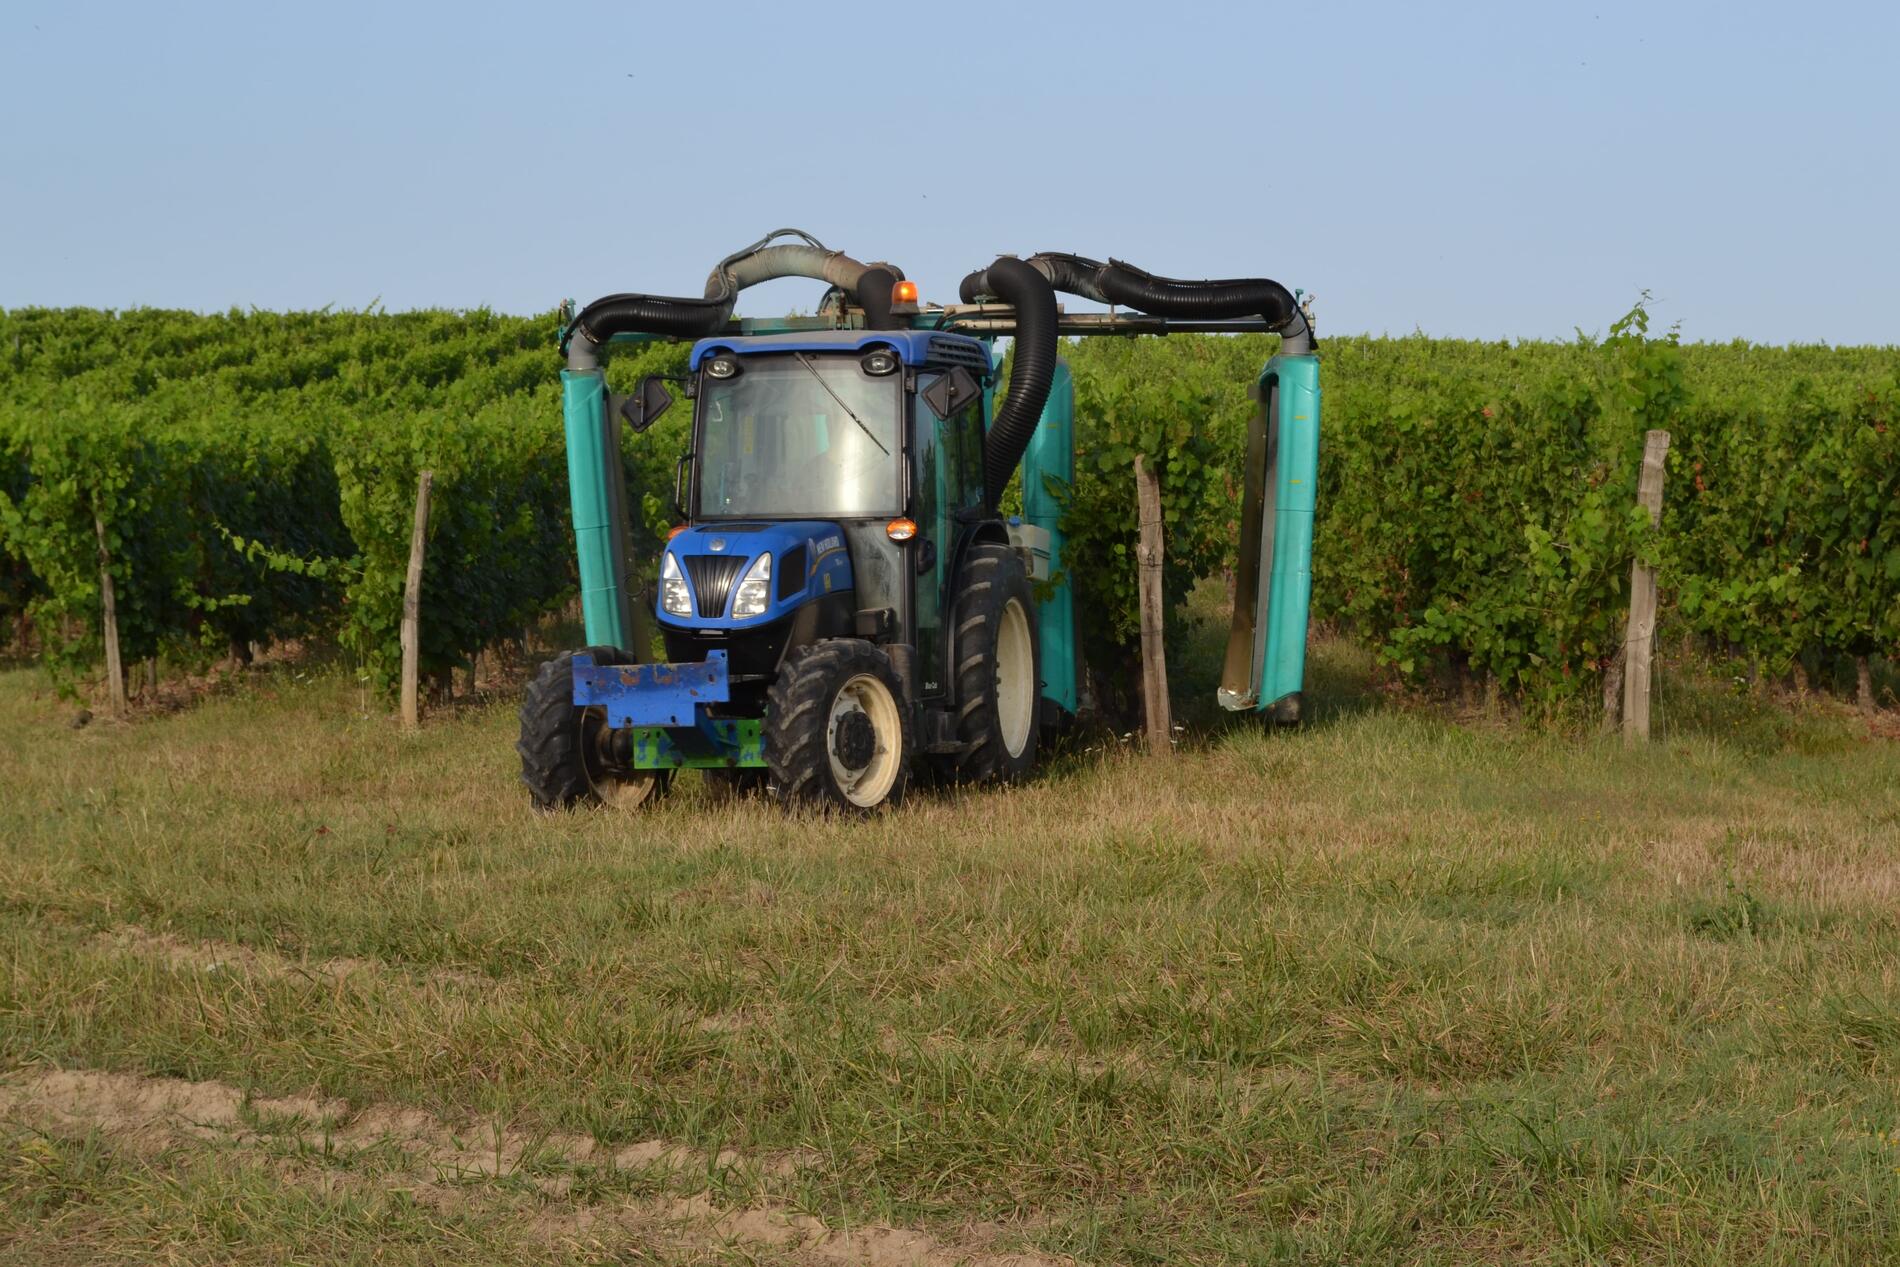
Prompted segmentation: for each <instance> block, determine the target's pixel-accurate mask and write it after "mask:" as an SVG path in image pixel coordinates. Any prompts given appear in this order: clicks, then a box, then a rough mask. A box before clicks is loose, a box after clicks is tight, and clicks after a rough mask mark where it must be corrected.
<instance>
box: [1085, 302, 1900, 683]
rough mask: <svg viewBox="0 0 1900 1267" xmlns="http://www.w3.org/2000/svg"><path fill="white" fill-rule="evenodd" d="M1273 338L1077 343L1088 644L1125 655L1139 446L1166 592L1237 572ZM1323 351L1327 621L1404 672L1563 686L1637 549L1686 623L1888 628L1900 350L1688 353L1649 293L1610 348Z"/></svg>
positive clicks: (1833, 635)
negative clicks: (1654, 512) (1654, 314)
mask: <svg viewBox="0 0 1900 1267" xmlns="http://www.w3.org/2000/svg"><path fill="white" fill-rule="evenodd" d="M1646 299H1647V296H1645V300H1646ZM1272 348H1273V343H1272V341H1271V340H1269V339H1265V338H1259V337H1241V338H1215V337H1211V336H1209V337H1193V336H1173V337H1170V338H1167V339H1160V338H1142V339H1134V340H1125V341H1124V340H1093V341H1084V342H1081V343H1079V344H1077V345H1075V346H1072V347H1070V348H1068V349H1067V350H1066V355H1067V357H1068V359H1069V361H1070V364H1071V368H1072V369H1073V370H1074V372H1075V377H1076V391H1077V409H1076V417H1077V422H1076V428H1077V437H1076V450H1077V479H1076V487H1075V489H1074V492H1073V495H1072V501H1071V509H1070V512H1069V520H1068V526H1069V528H1070V532H1071V544H1070V548H1069V553H1068V560H1069V567H1070V571H1071V573H1072V575H1073V577H1074V580H1075V583H1076V585H1077V589H1078V602H1077V610H1078V612H1080V613H1085V615H1083V616H1082V620H1083V623H1084V636H1085V642H1086V644H1087V646H1088V648H1089V651H1090V656H1091V659H1092V660H1094V661H1095V662H1096V663H1098V664H1108V665H1117V664H1122V665H1125V664H1127V663H1129V662H1131V656H1132V650H1133V641H1134V632H1135V628H1136V601H1135V559H1134V541H1135V532H1136V526H1135V513H1134V502H1135V499H1134V488H1133V476H1132V461H1133V456H1134V454H1135V453H1136V452H1141V453H1144V454H1146V455H1147V456H1148V459H1149V460H1150V461H1151V462H1153V463H1155V464H1156V466H1157V468H1158V469H1159V470H1160V471H1161V472H1162V497H1163V502H1164V506H1165V512H1164V513H1165V515H1166V518H1167V528H1168V560H1169V571H1168V574H1167V575H1168V581H1169V586H1170V596H1169V597H1170V606H1171V607H1172V606H1174V605H1176V604H1177V603H1178V600H1179V594H1180V593H1182V592H1184V591H1185V589H1186V588H1187V587H1188V586H1190V585H1191V584H1193V583H1194V582H1195V581H1196V580H1197V579H1199V578H1202V577H1206V576H1211V575H1219V574H1221V573H1222V572H1224V571H1228V570H1231V568H1232V567H1233V565H1234V559H1235V545H1236V541H1237V532H1236V530H1237V524H1236V522H1235V520H1236V517H1237V514H1238V509H1239V501H1240V482H1241V481H1240V470H1239V465H1238V464H1239V462H1240V459H1241V456H1242V454H1243V452H1244V444H1245V428H1246V420H1247V418H1248V416H1249V413H1250V412H1251V410H1252V409H1253V408H1254V406H1253V404H1252V403H1251V402H1250V401H1249V400H1248V399H1247V396H1246V392H1247V388H1248V387H1249V386H1250V385H1251V384H1252V383H1253V381H1254V380H1255V378H1256V377H1257V375H1258V372H1259V367H1260V365H1261V364H1262V363H1263V362H1264V361H1265V359H1266V358H1267V357H1268V356H1269V355H1270V354H1271V351H1272ZM1321 355H1322V360H1323V364H1324V370H1323V388H1322V390H1323V399H1324V405H1323V408H1322V426H1321V437H1322V438H1321V469H1320V490H1319V505H1318V512H1317V523H1316V527H1315V533H1314V542H1315V544H1314V558H1313V577H1314V594H1313V612H1314V616H1315V618H1316V619H1319V620H1324V621H1331V622H1334V623H1337V624H1339V625H1342V626H1345V627H1347V628H1350V629H1351V630H1352V631H1353V632H1354V633H1355V634H1356V635H1358V636H1360V637H1361V638H1363V639H1365V640H1366V641H1367V642H1368V643H1370V644H1371V646H1372V647H1373V648H1374V649H1375V650H1376V652H1377V653H1378V654H1379V655H1380V656H1381V658H1382V659H1384V660H1385V661H1386V662H1387V663H1388V664H1389V665H1391V666H1392V667H1393V668H1394V669H1396V670H1397V671H1398V672H1400V673H1401V674H1404V675H1408V676H1410V675H1420V674H1424V673H1425V672H1427V671H1428V670H1430V669H1433V668H1437V667H1442V666H1447V665H1449V666H1452V667H1455V668H1461V669H1469V670H1473V671H1476V672H1478V673H1481V674H1486V675H1490V676H1492V677H1494V678H1495V679H1497V680H1498V681H1499V682H1500V684H1501V685H1503V686H1504V687H1505V688H1506V689H1507V690H1511V691H1515V692H1517V693H1519V694H1521V695H1522V696H1523V697H1524V698H1525V699H1526V700H1527V701H1529V702H1530V703H1532V704H1533V705H1534V706H1536V707H1537V708H1539V709H1540V710H1542V711H1547V712H1549V711H1558V710H1561V709H1563V708H1565V707H1567V706H1568V705H1569V704H1570V702H1571V701H1573V700H1576V699H1578V698H1579V697H1581V696H1584V695H1586V694H1587V693H1588V692H1589V691H1590V690H1591V689H1592V688H1594V686H1595V685H1596V683H1597V682H1598V680H1599V674H1600V672H1601V670H1602V669H1603V667H1604V666H1605V665H1607V664H1608V663H1609V661H1610V660H1611V659H1612V658H1613V656H1614V655H1615V653H1616V651H1617V649H1618V647H1619V646H1620V644H1621V641H1622V637H1623V621H1624V614H1625V611H1626V608H1627V602H1628V598H1627V590H1628V575H1629V566H1630V562H1631V559H1632V558H1633V557H1635V556H1637V555H1638V554H1641V555H1642V556H1644V557H1646V558H1648V559H1650V560H1651V561H1652V562H1655V563H1657V564H1658V565H1659V566H1660V567H1661V568H1662V569H1663V573H1662V575H1663V584H1664V588H1665V592H1666V593H1673V594H1677V595H1680V604H1681V606H1680V612H1679V616H1680V618H1681V619H1683V620H1685V621H1686V622H1687V624H1688V626H1689V627H1690V628H1692V629H1694V630H1696V631H1698V632H1703V633H1706V634H1709V635H1711V636H1712V637H1715V638H1717V639H1719V640H1722V641H1724V642H1727V643H1730V644H1733V645H1734V646H1736V647H1737V648H1739V649H1742V650H1744V651H1746V652H1748V653H1750V654H1754V655H1759V656H1761V657H1763V658H1764V659H1766V660H1769V661H1772V662H1775V663H1778V664H1781V665H1785V664H1786V663H1787V662H1788V661H1790V660H1791V659H1792V658H1793V657H1795V656H1796V655H1799V654H1803V653H1804V652H1805V653H1809V654H1812V655H1819V656H1828V655H1843V654H1868V653H1874V652H1880V653H1886V654H1889V655H1891V654H1893V652H1894V651H1895V650H1896V649H1900V540H1897V539H1896V537H1897V536H1900V530H1897V528H1896V525H1900V448H1897V447H1896V446H1897V445H1900V431H1896V430H1895V427H1894V425H1893V424H1894V423H1895V421H1896V419H1895V412H1896V402H1897V400H1900V396H1897V395H1896V391H1895V388H1894V386H1893V384H1894V377H1895V374H1896V371H1897V370H1900V354H1896V353H1895V352H1894V351H1893V350H1891V349H1862V348H1849V349H1840V350H1834V349H1824V348H1788V349H1775V348H1755V347H1750V346H1747V345H1741V344H1737V345H1732V346H1723V347H1683V346H1682V345H1681V344H1680V343H1679V341H1678V339H1677V337H1676V335H1675V334H1674V333H1673V332H1671V333H1669V334H1666V335H1663V336H1652V335H1651V333H1650V331H1649V317H1648V313H1647V311H1646V309H1645V307H1644V306H1643V305H1642V304H1639V305H1638V306H1637V307H1636V308H1635V309H1633V310H1632V311H1631V312H1630V313H1629V314H1627V315H1626V316H1625V317H1624V318H1622V319H1621V320H1620V321H1618V322H1617V323H1616V324H1615V325H1614V326H1612V327H1611V330H1610V333H1609V335H1608V337H1607V338H1604V339H1603V340H1601V341H1596V340H1592V339H1588V338H1584V337H1581V336H1580V337H1579V338H1578V339H1577V340H1576V341H1574V342H1572V343H1568V344H1539V343H1518V344H1509V343H1478V342H1467V341H1460V340H1448V339H1427V338H1424V337H1422V336H1415V337H1410V338H1401V339H1367V338H1330V339H1327V340H1326V341H1325V343H1324V344H1323V345H1322V348H1321ZM1653 428H1661V429H1666V430H1669V431H1670V432H1671V433H1672V434H1673V437H1674V447H1673V450H1672V456H1671V462H1670V471H1671V476H1670V483H1669V486H1668V489H1667V492H1666V497H1665V516H1664V521H1663V525H1662V530H1661V531H1660V532H1657V531H1656V530H1654V529H1652V528H1651V526H1650V525H1649V523H1648V520H1647V517H1646V516H1645V515H1644V514H1643V513H1642V512H1641V511H1639V510H1638V509H1637V508H1636V507H1635V489H1636V481H1637V475H1638V473H1639V468H1640V465H1641V455H1642V447H1643V434H1644V432H1645V431H1647V430H1650V429H1653Z"/></svg>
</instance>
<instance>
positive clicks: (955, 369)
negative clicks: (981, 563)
mask: <svg viewBox="0 0 1900 1267" xmlns="http://www.w3.org/2000/svg"><path fill="white" fill-rule="evenodd" d="M689 367H690V369H691V372H692V375H693V377H692V386H693V388H694V391H693V397H694V411H693V428H692V445H691V449H690V451H689V452H688V454H687V455H686V457H685V459H684V460H683V463H682V466H683V471H682V480H681V486H680V489H679V494H680V498H679V500H680V506H679V509H680V511H681V512H682V515H683V517H684V519H685V527H684V529H683V530H681V531H679V532H678V533H677V534H676V535H675V536H674V537H673V539H672V540H671V541H670V542H669V543H668V546H667V549H666V553H665V555H664V556H663V558H662V560H661V568H660V570H661V576H660V582H659V586H658V594H657V599H656V608H655V616H656V617H657V619H658V622H659V627H660V630H661V634H662V636H663V639H664V641H665V644H666V650H667V657H668V659H669V660H678V661H691V660H699V659H704V658H705V657H706V656H707V655H708V654H709V653H710V652H712V651H715V650H721V651H724V652H725V653H726V655H727V663H728V667H729V674H730V681H731V684H732V689H733V690H734V692H735V696H736V698H737V699H738V700H739V701H740V702H741V703H742V704H751V703H753V702H755V700H756V698H757V697H758V696H760V695H761V694H762V692H763V691H764V689H765V686H766V685H767V684H769V682H770V681H771V679H772V677H773V675H775V674H776V672H777V670H778V667H779V664H780V663H781V662H782V660H783V658H784V655H785V653H786V652H787V651H788V650H790V649H792V648H795V647H798V646H802V645H804V644H806V643H808V642H810V641H813V640H814V639H817V638H827V637H863V638H867V639H869V640H871V641H873V642H874V643H877V644H880V645H887V644H898V645H900V646H901V647H902V648H903V650H901V651H900V652H899V653H898V660H899V674H900V677H901V678H906V679H910V680H906V681H905V682H904V685H905V687H906V689H907V691H908V692H909V693H910V694H911V696H912V697H913V698H914V699H916V700H918V701H920V702H921V701H930V700H937V699H940V698H941V697H942V696H943V694H944V681H945V675H944V673H943V671H942V670H943V661H944V647H943V645H942V639H943V619H942V613H943V612H944V611H945V610H946V599H947V595H946V594H945V592H944V591H945V586H946V585H947V584H948V583H949V573H950V571H951V569H952V567H953V566H954V564H955V562H956V560H957V558H958V556H959V553H960V549H959V548H960V546H961V545H963V544H966V543H967V542H968V541H969V540H974V539H975V538H976V537H977V536H979V535H985V536H987V537H988V538H990V539H991V540H994V541H998V542H1002V543H1005V544H1006V543H1007V540H1008V534H1007V529H1006V528H1005V527H1004V526H1003V525H1002V523H1001V521H1000V520H999V519H997V518H995V517H994V516H987V517H986V516H984V515H983V513H982V512H983V428H984V416H983V403H984V399H985V396H986V389H987V387H988V386H989V384H990V379H991V372H992V367H991V360H990V353H989V349H988V347H987V346H986V345H985V344H984V343H983V342H982V341H981V340H978V339H975V338H971V337H969V336H965V335H955V334H930V333H925V332H917V331H897V332H892V331H885V332H878V333H867V332H861V331H840V332H836V333H823V334H819V335H763V336H755V337H751V338H738V339H732V338H726V339H704V340H701V341H700V342H699V343H697V344H695V346H694V348H693V353H692V357H691V360H690V362H689ZM919 673H920V674H921V677H917V676H915V675H916V674H919Z"/></svg>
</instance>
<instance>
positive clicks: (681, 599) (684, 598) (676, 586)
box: [660, 550, 693, 616]
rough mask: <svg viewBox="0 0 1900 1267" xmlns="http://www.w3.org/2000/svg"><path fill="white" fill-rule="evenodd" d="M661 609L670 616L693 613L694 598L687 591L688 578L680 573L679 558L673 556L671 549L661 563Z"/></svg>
mask: <svg viewBox="0 0 1900 1267" xmlns="http://www.w3.org/2000/svg"><path fill="white" fill-rule="evenodd" d="M660 610H661V611H664V612H665V613H666V614H667V615H669V616H690V615H692V614H693V599H692V596H691V595H689V594H688V593H687V592H686V578H685V577H683V576H681V575H680V564H679V560H678V559H676V558H674V557H673V552H672V551H671V550H668V551H667V552H666V559H665V561H664V562H663V563H661V564H660Z"/></svg>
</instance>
